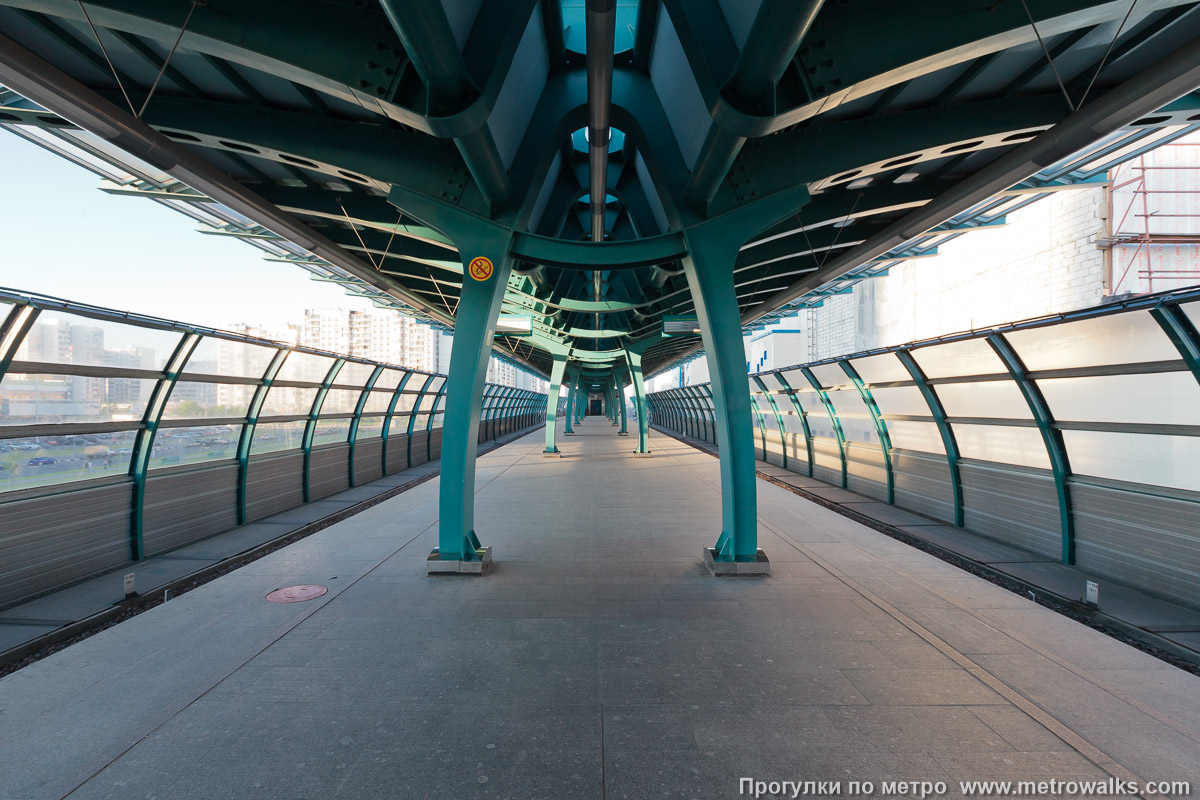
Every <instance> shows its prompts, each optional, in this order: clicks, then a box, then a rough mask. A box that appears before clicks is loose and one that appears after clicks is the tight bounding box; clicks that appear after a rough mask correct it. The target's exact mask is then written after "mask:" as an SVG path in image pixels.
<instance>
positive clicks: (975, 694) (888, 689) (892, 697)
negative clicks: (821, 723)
mask: <svg viewBox="0 0 1200 800" xmlns="http://www.w3.org/2000/svg"><path fill="white" fill-rule="evenodd" d="M843 674H844V675H845V676H846V677H847V678H848V679H849V680H850V682H851V683H853V684H854V686H855V687H856V688H857V689H858V690H859V691H860V692H862V694H863V695H864V696H865V697H866V698H867V700H869V701H870V702H871V704H872V705H892V706H913V705H964V706H965V705H990V704H1006V702H1007V701H1005V700H1004V699H1003V698H1002V697H1000V695H998V694H996V693H995V692H993V691H992V690H991V689H989V688H988V687H987V686H985V685H984V684H983V683H981V682H980V681H979V679H978V678H976V677H975V676H973V675H971V674H970V673H969V672H967V671H965V670H962V669H855V670H844V671H843Z"/></svg>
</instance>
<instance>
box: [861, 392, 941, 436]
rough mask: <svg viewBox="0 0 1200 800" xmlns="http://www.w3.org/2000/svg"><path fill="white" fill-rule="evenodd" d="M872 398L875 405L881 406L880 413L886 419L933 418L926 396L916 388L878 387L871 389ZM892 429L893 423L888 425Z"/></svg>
mask: <svg viewBox="0 0 1200 800" xmlns="http://www.w3.org/2000/svg"><path fill="white" fill-rule="evenodd" d="M871 397H872V398H874V400H875V405H877V406H879V413H880V414H883V415H884V416H885V417H887V416H890V415H898V416H902V417H929V416H933V414H932V412H930V410H929V405H928V404H927V403H926V402H925V396H924V395H922V394H921V390H920V389H918V388H917V387H916V386H884V387H879V386H876V387H873V388H872V389H871ZM891 427H892V426H891V423H888V429H889V430H890V429H891Z"/></svg>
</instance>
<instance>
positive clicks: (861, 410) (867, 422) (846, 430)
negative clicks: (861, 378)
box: [829, 389, 879, 447]
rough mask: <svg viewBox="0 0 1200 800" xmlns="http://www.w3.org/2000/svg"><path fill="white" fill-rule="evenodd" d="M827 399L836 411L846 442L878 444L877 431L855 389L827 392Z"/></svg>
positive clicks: (865, 405) (868, 411) (869, 413)
mask: <svg viewBox="0 0 1200 800" xmlns="http://www.w3.org/2000/svg"><path fill="white" fill-rule="evenodd" d="M829 400H830V402H832V403H833V410H834V411H835V412H836V413H837V418H838V423H839V424H840V425H841V426H842V435H843V436H844V437H845V439H846V441H848V442H856V443H858V444H869V445H874V446H875V447H878V446H879V433H878V431H876V429H875V420H874V419H873V418H872V417H871V412H870V410H869V409H868V408H867V404H866V403H864V402H863V399H862V396H861V395H859V393H858V391H857V390H856V389H844V390H841V391H831V392H829Z"/></svg>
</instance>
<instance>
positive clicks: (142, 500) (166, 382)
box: [129, 333, 200, 561]
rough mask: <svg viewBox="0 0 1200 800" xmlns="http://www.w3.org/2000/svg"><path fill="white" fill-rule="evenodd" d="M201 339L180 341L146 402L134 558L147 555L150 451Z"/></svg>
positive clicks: (136, 450) (136, 477) (134, 469)
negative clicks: (145, 533)
mask: <svg viewBox="0 0 1200 800" xmlns="http://www.w3.org/2000/svg"><path fill="white" fill-rule="evenodd" d="M199 342H200V334H198V333H187V334H184V336H183V337H182V338H181V339H180V340H179V344H178V345H176V347H175V352H174V353H172V354H171V358H170V359H169V360H168V361H167V366H166V371H165V372H164V373H163V377H162V378H160V379H159V381H158V383H156V384H155V385H154V391H153V393H151V395H150V400H149V401H148V402H147V403H146V413H145V414H144V415H143V416H142V426H141V427H140V428H139V429H138V432H137V438H136V439H134V442H133V455H132V456H131V457H130V462H129V475H130V477H131V478H133V499H132V506H131V512H132V513H131V514H130V517H129V551H130V555H131V557H132V558H133V560H134V561H141V560H142V559H143V558H145V557H146V547H145V537H144V535H143V527H144V523H145V513H146V472H147V471H148V470H149V467H150V453H151V451H152V450H153V449H154V435H155V434H156V433H157V432H158V426H159V423H160V422H162V415H163V411H164V410H166V407H167V401H168V400H170V399H171V391H172V390H173V389H174V388H175V384H176V383H177V382H178V381H179V374H180V373H181V372H183V367H184V365H185V364H186V363H187V360H188V357H189V356H191V354H192V351H193V350H195V349H196V345H197V344H198V343H199Z"/></svg>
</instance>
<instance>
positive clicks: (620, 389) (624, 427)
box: [617, 381, 629, 436]
mask: <svg viewBox="0 0 1200 800" xmlns="http://www.w3.org/2000/svg"><path fill="white" fill-rule="evenodd" d="M617 397H619V398H620V399H621V429H620V430H618V431H617V435H618V436H627V435H628V434H629V428H628V424H627V420H626V416H627V415H628V411H627V410H626V406H627V405H628V403H627V402H625V384H624V382H623V381H617Z"/></svg>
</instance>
